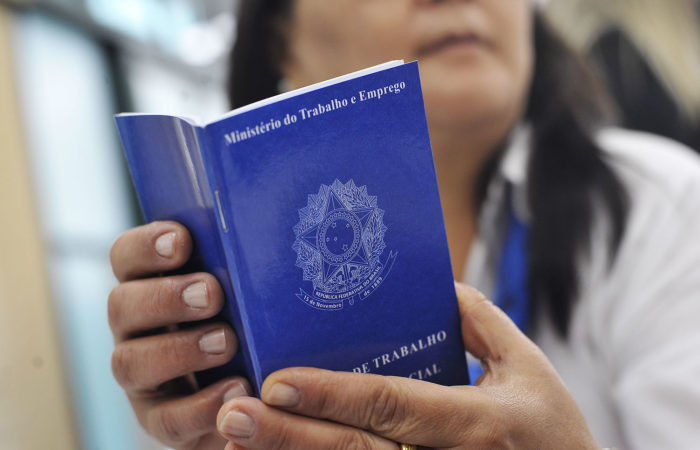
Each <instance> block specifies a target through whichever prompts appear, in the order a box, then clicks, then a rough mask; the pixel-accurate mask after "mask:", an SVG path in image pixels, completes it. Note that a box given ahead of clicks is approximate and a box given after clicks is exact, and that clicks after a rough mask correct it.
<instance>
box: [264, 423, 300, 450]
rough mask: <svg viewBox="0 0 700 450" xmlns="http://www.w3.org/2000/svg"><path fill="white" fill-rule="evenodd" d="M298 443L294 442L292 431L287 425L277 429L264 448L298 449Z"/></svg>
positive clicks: (278, 449)
mask: <svg viewBox="0 0 700 450" xmlns="http://www.w3.org/2000/svg"><path fill="white" fill-rule="evenodd" d="M298 444H299V443H298V442H296V439H295V435H294V429H293V428H292V427H290V426H289V425H287V424H284V425H283V426H281V427H279V429H278V432H277V433H275V435H274V437H273V439H272V441H271V442H267V444H266V446H265V447H266V448H269V449H270V450H286V449H290V448H299V445H298Z"/></svg>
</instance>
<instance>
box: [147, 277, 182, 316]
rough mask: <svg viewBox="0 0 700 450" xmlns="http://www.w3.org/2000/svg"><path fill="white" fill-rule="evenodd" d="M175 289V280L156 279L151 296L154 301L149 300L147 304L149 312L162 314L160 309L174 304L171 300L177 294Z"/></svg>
mask: <svg viewBox="0 0 700 450" xmlns="http://www.w3.org/2000/svg"><path fill="white" fill-rule="evenodd" d="M175 291H176V286H175V281H173V280H172V279H170V278H160V279H158V281H157V282H156V283H155V286H154V289H153V297H152V298H153V299H154V301H152V302H149V303H150V305H149V306H150V308H151V309H152V310H151V311H149V312H150V313H153V314H158V315H160V314H162V313H163V311H162V309H163V308H164V307H165V308H167V305H172V304H174V303H173V302H172V301H171V300H172V299H173V297H175V296H176V295H177V294H176V293H175Z"/></svg>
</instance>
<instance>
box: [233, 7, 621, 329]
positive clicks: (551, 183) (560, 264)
mask: <svg viewBox="0 0 700 450" xmlns="http://www.w3.org/2000/svg"><path fill="white" fill-rule="evenodd" d="M292 3H293V2H292V1H291V0H269V1H265V0H243V1H242V2H241V8H240V10H239V16H238V17H239V27H238V38H237V40H236V44H235V46H234V49H233V52H232V54H231V71H230V79H229V86H228V87H229V95H230V100H231V103H232V105H233V106H234V107H239V106H243V105H246V104H248V103H252V102H254V101H257V100H261V99H263V98H267V97H270V96H272V95H275V94H277V93H278V85H279V82H280V79H281V78H282V75H281V73H280V69H279V67H278V65H277V64H276V62H275V61H279V59H275V58H279V57H280V56H282V55H283V52H284V42H282V36H281V34H280V27H279V24H280V21H281V20H283V19H284V18H286V17H288V16H289V14H290V13H291V8H292ZM534 48H535V74H534V78H533V81H532V86H531V89H530V97H529V101H528V107H527V111H526V118H527V119H528V121H529V123H530V125H531V128H532V148H533V152H532V156H531V159H530V162H529V168H528V180H529V182H528V205H529V209H530V214H531V218H530V219H531V221H530V224H529V225H530V227H529V228H530V237H529V243H528V250H529V251H528V257H529V261H528V267H529V279H528V284H529V286H528V287H529V291H530V298H531V299H532V308H533V311H536V310H538V309H541V308H543V309H545V310H546V311H547V313H548V315H549V317H550V318H551V320H552V323H553V324H554V326H555V328H556V330H557V332H558V333H559V335H560V336H561V337H564V338H565V337H566V336H567V334H568V330H569V324H570V319H571V312H572V309H573V306H574V303H575V300H576V297H577V295H578V291H579V279H578V276H577V273H578V272H577V270H576V263H577V258H579V257H582V256H586V255H585V253H584V252H585V250H586V249H587V244H588V243H589V242H590V232H591V228H592V226H593V215H594V209H596V208H602V210H603V211H605V212H606V213H607V216H608V218H609V223H610V224H611V225H612V226H611V236H610V255H611V261H612V258H614V255H615V253H616V252H617V249H618V247H619V244H620V241H621V240H622V236H623V234H624V230H625V225H626V222H627V211H628V196H627V192H626V191H625V188H624V186H623V185H622V183H621V182H620V180H619V179H618V178H617V176H616V175H615V173H614V172H613V170H612V169H611V168H610V167H609V165H608V164H607V163H606V161H605V158H604V156H603V151H602V150H601V149H600V147H599V146H598V145H597V144H596V142H595V140H594V138H593V135H594V132H595V130H596V129H597V128H598V127H600V126H601V125H602V124H604V122H605V119H606V117H608V116H609V115H608V114H606V111H607V110H608V109H607V108H606V102H605V96H604V94H603V91H602V88H600V85H599V84H598V83H597V81H596V79H595V77H594V76H593V74H592V72H591V70H590V69H589V68H588V67H587V66H586V64H585V63H584V61H583V60H582V59H581V58H580V57H579V56H578V55H577V54H576V53H575V52H574V51H573V50H572V49H570V48H569V47H568V46H567V45H566V44H565V43H564V41H563V40H562V39H561V38H560V37H559V36H558V35H557V33H555V32H554V30H552V29H551V27H550V26H549V24H548V23H547V22H546V20H545V19H544V17H542V15H541V14H540V13H539V12H536V13H535V20H534ZM501 154H502V150H501V151H499V152H496V153H495V154H494V155H493V157H492V158H491V159H490V161H489V162H488V163H487V164H486V165H485V166H484V168H483V169H482V172H481V176H480V177H479V182H478V186H477V195H479V196H480V198H479V199H478V200H480V201H481V200H483V196H484V193H485V191H486V186H487V184H488V182H489V181H490V179H491V177H492V175H493V174H494V173H495V168H496V167H497V165H498V164H497V163H498V160H499V159H500V157H501ZM536 316H537V315H536V314H532V317H533V318H534V317H536Z"/></svg>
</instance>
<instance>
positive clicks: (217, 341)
mask: <svg viewBox="0 0 700 450" xmlns="http://www.w3.org/2000/svg"><path fill="white" fill-rule="evenodd" d="M199 349H200V350H201V351H203V352H204V353H209V354H212V355H220V354H222V353H224V352H225V351H226V333H224V330H216V331H210V332H209V333H207V334H205V335H204V336H202V338H201V339H200V340H199Z"/></svg>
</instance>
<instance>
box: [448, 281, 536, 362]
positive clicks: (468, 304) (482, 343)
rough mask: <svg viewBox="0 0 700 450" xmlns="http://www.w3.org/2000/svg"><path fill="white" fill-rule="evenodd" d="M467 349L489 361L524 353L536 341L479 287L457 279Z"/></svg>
mask: <svg viewBox="0 0 700 450" xmlns="http://www.w3.org/2000/svg"><path fill="white" fill-rule="evenodd" d="M455 289H456V291H457V300H458V302H459V312H460V315H461V318H462V339H464V346H465V347H466V348H467V350H468V351H469V352H470V353H471V354H472V355H474V356H475V357H477V358H479V359H480V360H481V361H482V362H487V363H489V365H493V364H494V363H495V364H498V363H501V362H503V361H504V360H508V359H512V358H510V357H511V356H513V355H522V354H523V353H527V350H528V349H529V348H530V346H531V345H533V344H532V343H531V342H530V340H529V339H528V338H527V337H526V336H525V335H524V334H523V333H522V332H521V331H520V330H519V329H518V327H517V326H516V325H515V324H514V323H513V322H512V321H511V320H510V318H508V316H507V315H506V314H505V313H504V312H503V311H502V310H501V309H500V308H498V307H497V306H496V305H494V304H493V303H492V302H491V301H490V300H488V299H487V298H486V297H484V295H483V294H482V293H481V292H479V291H477V290H476V289H474V288H472V287H470V286H467V285H465V284H461V283H455Z"/></svg>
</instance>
